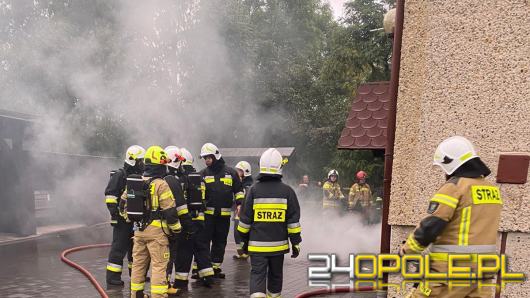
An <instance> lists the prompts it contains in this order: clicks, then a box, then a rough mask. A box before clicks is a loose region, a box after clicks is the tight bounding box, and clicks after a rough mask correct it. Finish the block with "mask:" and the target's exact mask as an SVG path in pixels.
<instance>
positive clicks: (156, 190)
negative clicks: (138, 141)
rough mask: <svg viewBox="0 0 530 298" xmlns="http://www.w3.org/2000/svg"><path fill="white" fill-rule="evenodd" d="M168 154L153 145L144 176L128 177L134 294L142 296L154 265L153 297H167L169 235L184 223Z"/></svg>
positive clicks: (145, 160) (127, 197)
mask: <svg viewBox="0 0 530 298" xmlns="http://www.w3.org/2000/svg"><path fill="white" fill-rule="evenodd" d="M168 162H169V159H168V157H167V154H166V153H165V152H164V150H163V149H162V148H161V147H159V146H151V147H149V148H148V149H147V151H146V153H145V157H144V163H145V171H144V174H143V176H139V175H138V176H136V175H131V176H129V177H128V178H127V188H126V193H124V194H123V195H122V198H125V199H126V212H127V216H128V218H129V219H130V220H131V221H132V222H134V225H135V232H134V246H133V259H134V262H133V267H132V276H131V297H132V298H139V297H141V298H143V297H144V292H143V291H144V285H145V274H146V271H147V268H148V266H149V265H150V267H151V295H152V297H167V291H168V286H167V280H166V269H167V264H168V261H169V243H168V235H171V233H179V232H180V230H181V225H180V222H179V218H178V211H177V208H176V206H175V199H174V197H173V193H172V191H171V189H170V188H169V185H168V183H167V182H166V181H165V180H164V179H163V177H164V176H166V172H167V168H166V164H167V163H168Z"/></svg>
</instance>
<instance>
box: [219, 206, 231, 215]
mask: <svg viewBox="0 0 530 298" xmlns="http://www.w3.org/2000/svg"><path fill="white" fill-rule="evenodd" d="M230 215H232V208H221V216H230Z"/></svg>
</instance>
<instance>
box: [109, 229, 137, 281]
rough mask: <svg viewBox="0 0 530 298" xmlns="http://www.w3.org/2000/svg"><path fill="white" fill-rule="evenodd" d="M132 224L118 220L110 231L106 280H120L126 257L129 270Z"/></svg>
mask: <svg viewBox="0 0 530 298" xmlns="http://www.w3.org/2000/svg"><path fill="white" fill-rule="evenodd" d="M133 235H134V232H133V224H132V223H128V222H126V221H125V220H123V219H118V223H117V224H116V226H114V227H113V230H112V245H111V248H110V252H109V259H108V263H107V280H110V279H112V280H119V279H121V272H122V268H123V258H125V256H127V259H128V260H129V266H128V267H129V269H130V268H131V265H132V260H133V259H132V246H133V240H132V237H133Z"/></svg>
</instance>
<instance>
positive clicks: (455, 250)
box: [430, 245, 497, 253]
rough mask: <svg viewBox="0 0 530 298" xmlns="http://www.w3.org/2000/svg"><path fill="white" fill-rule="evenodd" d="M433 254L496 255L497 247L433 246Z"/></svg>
mask: <svg viewBox="0 0 530 298" xmlns="http://www.w3.org/2000/svg"><path fill="white" fill-rule="evenodd" d="M430 251H431V252H450V253H451V252H452V253H495V252H496V251H497V246H496V245H467V246H460V245H432V246H431V248H430Z"/></svg>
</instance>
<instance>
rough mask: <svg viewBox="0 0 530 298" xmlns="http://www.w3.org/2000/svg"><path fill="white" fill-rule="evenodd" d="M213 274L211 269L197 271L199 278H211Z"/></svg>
mask: <svg viewBox="0 0 530 298" xmlns="http://www.w3.org/2000/svg"><path fill="white" fill-rule="evenodd" d="M213 274H214V272H213V268H205V269H201V270H199V276H200V277H205V276H212V275H213Z"/></svg>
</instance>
